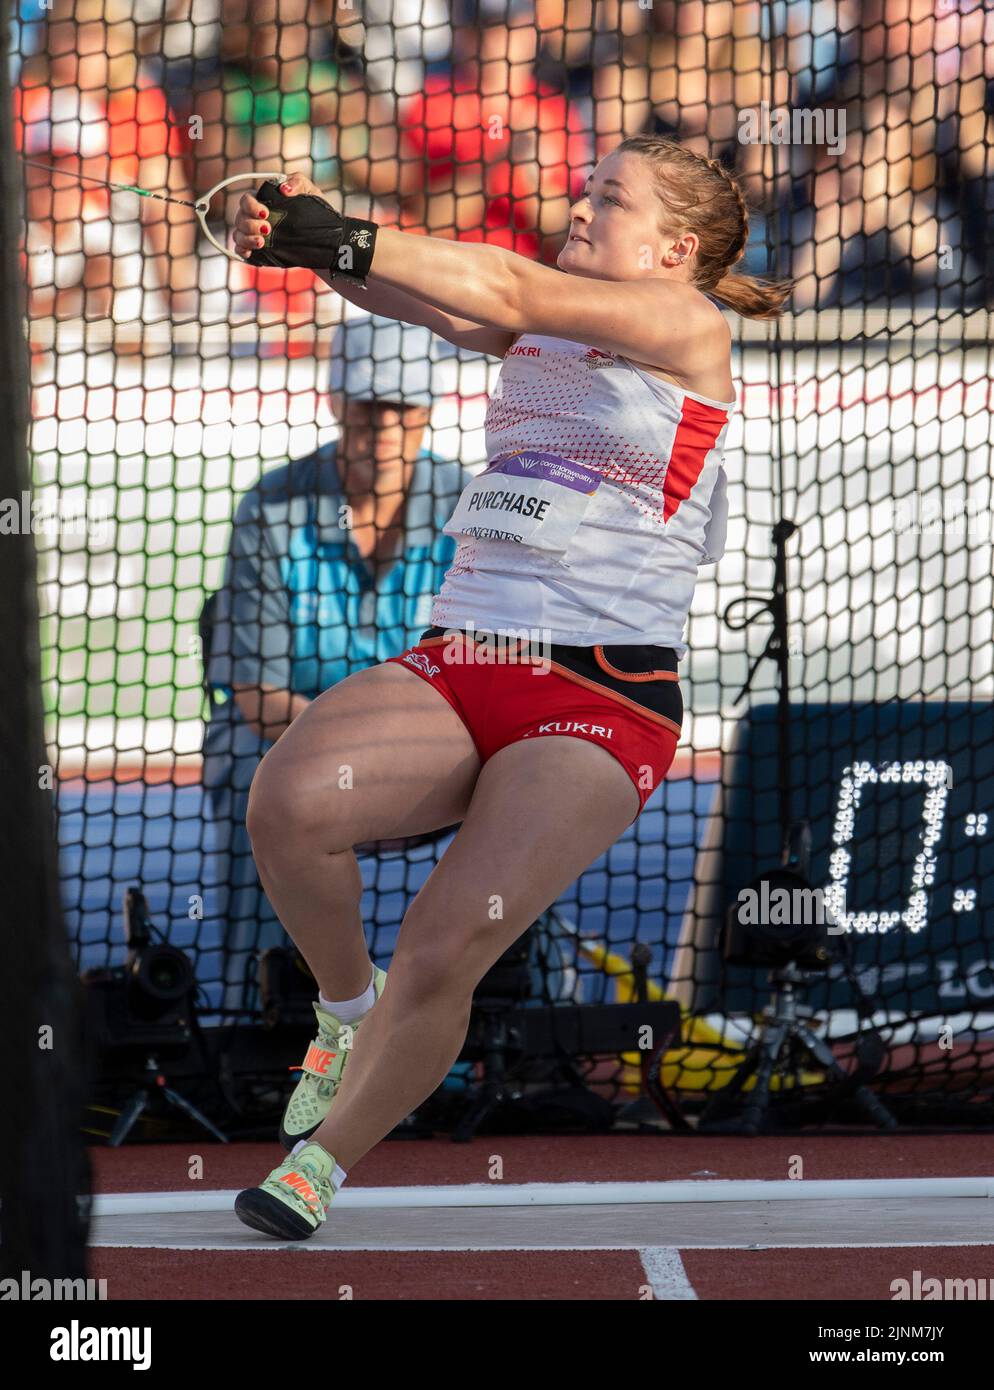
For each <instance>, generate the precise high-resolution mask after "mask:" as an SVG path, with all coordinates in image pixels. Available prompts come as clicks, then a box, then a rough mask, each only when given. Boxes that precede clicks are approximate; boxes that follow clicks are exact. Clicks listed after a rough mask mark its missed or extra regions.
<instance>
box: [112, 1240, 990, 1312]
mask: <svg viewBox="0 0 994 1390" xmlns="http://www.w3.org/2000/svg"><path fill="white" fill-rule="evenodd" d="M987 1246H994V1241H992V1240H887V1241H880V1240H864V1241H859V1242H856V1241H848V1242H842V1243H838V1244H835V1245H829V1244H826V1242H825V1241H816V1242H813V1243H812V1242H811V1241H807V1240H803V1241H802V1240H795V1241H794V1242H793V1243H791V1244H787V1243H785V1242H784V1241H782V1240H781V1241H770V1242H769V1244H764V1245H753V1244H749V1245H743V1244H742V1243H741V1242H739V1244H738V1245H725V1244H718V1243H717V1242H711V1243H710V1244H705V1245H681V1246H679V1249H680V1251H681V1252H682V1254H686V1253H687V1251H689V1250H693V1251H697V1250H705V1251H707V1250H745V1251H748V1252H749V1254H752V1253H753V1252H754V1251H757V1250H759V1251H762V1250H955V1249H959V1248H960V1247H962V1248H964V1249H966V1250H974V1249H976V1248H978V1247H981V1248H985V1247H987ZM659 1248H660V1249H676V1248H677V1247H676V1246H661V1247H659ZM89 1249H91V1250H184V1251H185V1252H186V1253H187V1254H196V1253H197V1252H198V1251H200V1250H211V1251H215V1250H217V1251H220V1252H222V1253H223V1252H224V1251H226V1250H263V1251H275V1252H276V1253H277V1254H284V1253H285V1252H286V1251H287V1250H293V1251H300V1252H301V1253H305V1254H306V1253H309V1254H312V1255H329V1254H333V1255H341V1254H346V1255H351V1254H355V1253H357V1252H362V1253H364V1254H368V1253H370V1252H374V1253H375V1252H389V1253H391V1254H392V1253H395V1252H399V1253H401V1254H407V1253H408V1252H410V1251H413V1252H414V1253H416V1254H417V1253H422V1254H436V1253H438V1252H440V1251H443V1250H444V1251H453V1250H454V1251H456V1252H459V1251H463V1250H469V1251H474V1252H478V1253H480V1254H483V1255H489V1254H491V1253H492V1252H495V1251H498V1252H499V1251H504V1250H509V1251H517V1250H527V1251H529V1252H531V1251H533V1250H538V1251H546V1250H549V1251H552V1252H553V1253H559V1254H562V1253H564V1252H567V1253H569V1254H571V1255H575V1254H577V1253H578V1252H580V1253H585V1252H586V1251H588V1250H594V1251H596V1250H610V1251H611V1252H612V1253H613V1254H618V1253H619V1252H620V1253H622V1254H626V1255H627V1254H635V1255H640V1254H642V1253H643V1252H642V1250H641V1248H640V1247H636V1246H633V1245H617V1244H615V1245H575V1244H574V1245H495V1244H493V1243H492V1242H489V1243H488V1242H485V1241H484V1242H478V1241H460V1242H459V1243H458V1244H456V1243H455V1242H453V1241H449V1242H448V1244H446V1245H441V1244H439V1245H413V1244H409V1243H405V1244H403V1245H398V1244H397V1242H396V1241H386V1240H381V1241H374V1242H371V1243H370V1244H369V1245H356V1244H354V1243H352V1242H350V1243H349V1244H348V1245H336V1244H335V1241H334V1240H333V1239H329V1238H328V1236H326V1235H324V1233H323V1232H322V1236H321V1237H320V1238H319V1239H318V1240H317V1241H316V1242H310V1241H303V1240H284V1241H279V1240H265V1239H262V1240H260V1239H256V1240H224V1241H221V1240H217V1239H215V1240H205V1241H201V1242H200V1244H199V1245H193V1244H191V1243H190V1242H187V1244H186V1245H177V1244H174V1243H173V1242H172V1241H168V1240H147V1239H139V1240H94V1241H91V1242H90V1245H89ZM695 1297H696V1295H695Z"/></svg>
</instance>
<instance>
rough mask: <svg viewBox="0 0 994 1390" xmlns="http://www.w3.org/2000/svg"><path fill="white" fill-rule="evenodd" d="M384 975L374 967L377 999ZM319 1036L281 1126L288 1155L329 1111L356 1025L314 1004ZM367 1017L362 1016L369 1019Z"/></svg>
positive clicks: (305, 1064)
mask: <svg viewBox="0 0 994 1390" xmlns="http://www.w3.org/2000/svg"><path fill="white" fill-rule="evenodd" d="M386 980H387V972H386V971H385V970H381V969H380V968H379V966H378V965H374V966H373V988H374V989H375V991H376V997H377V999H379V997H380V995H381V994H382V993H383V986H384V985H385V984H386ZM314 1012H315V1014H316V1015H317V1020H318V1035H317V1037H316V1038H315V1039H314V1041H313V1042H312V1043H311V1045H310V1047H309V1048H308V1049H307V1056H306V1057H305V1058H304V1062H303V1066H302V1067H301V1071H302V1073H303V1075H302V1076H301V1078H300V1080H299V1081H298V1082H297V1085H296V1087H295V1088H294V1092H293V1095H292V1096H291V1097H290V1101H289V1104H288V1105H287V1108H286V1110H285V1112H284V1114H283V1119H282V1121H281V1123H280V1143H281V1144H282V1145H283V1147H284V1148H285V1149H286V1150H287V1151H289V1150H290V1149H292V1148H293V1146H294V1144H299V1143H300V1141H301V1139H309V1138H310V1137H311V1135H312V1134H313V1133H314V1131H315V1130H316V1129H317V1127H318V1125H320V1123H321V1121H322V1120H323V1119H324V1117H325V1116H326V1115H327V1113H328V1111H329V1110H330V1109H331V1105H332V1101H333V1100H334V1099H335V1094H336V1092H337V1091H338V1088H339V1086H340V1085H341V1081H342V1072H343V1070H344V1068H345V1064H346V1062H347V1061H348V1059H349V1052H350V1050H351V1048H352V1045H353V1041H354V1037H355V1034H356V1032H357V1031H358V1030H359V1029H360V1028H361V1027H362V1024H363V1019H360V1020H359V1022H358V1023H340V1022H339V1020H338V1019H337V1018H336V1017H335V1015H334V1014H332V1013H329V1012H328V1011H327V1009H322V1007H321V1005H320V1004H318V1003H316V1002H315V1005H314ZM368 1017H369V1015H368V1014H366V1015H364V1018H368Z"/></svg>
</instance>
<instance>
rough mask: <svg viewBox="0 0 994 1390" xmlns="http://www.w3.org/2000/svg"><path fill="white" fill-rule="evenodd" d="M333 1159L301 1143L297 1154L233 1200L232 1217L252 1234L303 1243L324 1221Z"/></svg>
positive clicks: (314, 1146) (329, 1200)
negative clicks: (257, 1232)
mask: <svg viewBox="0 0 994 1390" xmlns="http://www.w3.org/2000/svg"><path fill="white" fill-rule="evenodd" d="M334 1171H335V1160H334V1158H333V1157H332V1156H331V1154H330V1153H328V1152H327V1151H326V1150H325V1149H322V1147H321V1145H320V1144H305V1145H304V1147H303V1148H302V1149H301V1150H300V1151H299V1153H296V1154H291V1155H290V1156H289V1158H286V1159H284V1161H283V1162H282V1163H281V1164H280V1165H279V1167H278V1168H274V1169H273V1171H272V1172H271V1173H270V1175H269V1177H268V1178H266V1180H265V1181H264V1182H263V1183H261V1184H260V1185H259V1186H258V1187H247V1188H246V1189H245V1190H244V1192H239V1194H238V1196H237V1197H236V1198H235V1215H236V1216H237V1217H238V1219H239V1221H243V1222H244V1223H245V1225H246V1226H251V1227H252V1229H253V1230H254V1231H263V1232H264V1233H265V1234H266V1235H267V1236H276V1237H277V1238H278V1239H280V1240H306V1239H307V1238H308V1236H312V1235H313V1234H314V1232H315V1231H316V1230H317V1229H318V1227H319V1226H320V1225H321V1223H322V1221H324V1220H325V1219H326V1213H327V1211H328V1208H329V1207H330V1206H331V1203H332V1199H333V1198H334V1196H335V1187H334V1184H333V1183H332V1180H331V1179H332V1174H333V1173H334Z"/></svg>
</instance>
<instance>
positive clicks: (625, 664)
mask: <svg viewBox="0 0 994 1390" xmlns="http://www.w3.org/2000/svg"><path fill="white" fill-rule="evenodd" d="M389 660H390V661H397V662H400V663H401V664H402V665H404V666H406V667H407V668H408V670H411V671H414V672H416V674H417V675H419V676H420V677H421V679H422V680H425V681H427V682H428V684H429V685H430V686H432V687H433V688H434V689H435V690H437V691H438V693H439V694H440V695H443V696H444V697H445V699H446V700H448V702H449V704H450V705H451V706H452V708H453V709H454V710H455V712H456V714H458V715H459V718H460V719H461V720H462V722H463V723H464V724H465V726H466V728H467V729H468V730H469V733H470V736H471V737H472V739H473V742H474V744H475V745H476V751H477V753H478V754H479V757H480V762H481V763H485V762H486V761H487V759H488V758H492V757H493V755H494V754H495V753H497V752H499V751H500V749H501V748H506V747H507V746H508V745H509V744H511V743H517V742H518V741H519V740H520V739H523V738H543V737H554V736H558V737H562V736H564V735H565V736H567V737H569V738H582V739H586V740H587V741H588V742H589V743H597V744H599V745H600V746H601V747H602V748H606V749H607V751H608V752H609V753H610V754H612V756H613V757H615V758H616V759H617V761H618V762H619V763H621V765H622V767H623V768H624V769H625V771H626V772H627V773H628V775H629V777H630V778H631V779H632V782H633V784H634V786H635V790H636V791H637V792H638V797H639V809H638V812H636V816H635V819H637V818H638V815H639V814H641V811H642V808H643V807H644V806H645V803H646V802H647V801H648V799H649V797H650V796H651V795H652V793H653V792H654V791H655V789H656V788H657V787H658V786H659V784H660V782H662V781H663V779H664V778H665V776H666V773H667V772H668V771H669V768H670V765H671V764H672V762H673V756H674V754H675V752H676V746H677V742H678V741H679V738H680V730H681V727H682V724H683V697H682V695H681V693H680V683H679V677H678V674H677V669H676V665H677V663H676V653H675V652H674V651H673V649H672V648H671V647H652V646H609V647H605V646H597V647H567V646H558V645H555V644H553V645H550V646H541V645H538V644H535V643H532V644H529V643H528V642H524V641H516V640H514V639H506V640H505V639H503V638H500V637H496V638H495V637H494V636H493V635H492V634H486V633H480V632H474V633H473V634H472V635H469V634H467V633H462V632H459V631H458V630H457V629H443V628H438V627H431V628H428V630H427V631H426V632H425V633H423V634H422V636H421V640H420V641H419V642H418V643H417V645H416V646H413V647H409V648H408V649H407V651H405V652H402V653H401V655H400V656H392V657H390V658H389Z"/></svg>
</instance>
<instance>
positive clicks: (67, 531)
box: [0, 489, 111, 541]
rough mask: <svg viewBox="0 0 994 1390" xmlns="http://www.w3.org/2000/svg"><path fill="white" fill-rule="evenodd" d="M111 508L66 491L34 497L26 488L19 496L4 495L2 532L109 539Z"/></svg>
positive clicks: (1, 499) (0, 499)
mask: <svg viewBox="0 0 994 1390" xmlns="http://www.w3.org/2000/svg"><path fill="white" fill-rule="evenodd" d="M110 522H111V517H110V512H109V511H108V509H107V505H106V503H104V502H100V501H98V500H97V499H96V498H93V497H87V498H85V499H84V500H83V501H80V500H79V499H78V498H74V497H67V496H65V495H64V494H63V493H54V492H53V493H48V494H47V495H46V496H44V497H32V495H31V493H30V492H29V491H27V490H26V489H25V491H23V492H22V493H21V494H20V496H19V497H0V536H41V535H48V536H54V535H60V536H65V535H69V536H88V537H89V539H90V540H91V541H105V540H107V539H108V536H109V534H110Z"/></svg>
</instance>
